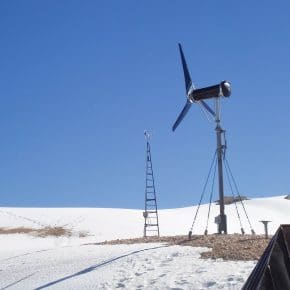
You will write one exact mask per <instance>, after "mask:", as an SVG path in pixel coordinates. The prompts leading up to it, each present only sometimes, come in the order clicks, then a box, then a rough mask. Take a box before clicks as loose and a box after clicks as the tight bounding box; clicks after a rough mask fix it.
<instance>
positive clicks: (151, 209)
mask: <svg viewBox="0 0 290 290" xmlns="http://www.w3.org/2000/svg"><path fill="white" fill-rule="evenodd" d="M144 135H145V140H146V184H145V211H144V212H143V217H144V219H145V221H144V237H148V236H156V235H157V236H158V237H159V223H158V211H157V201H156V192H155V184H154V175H153V167H152V159H151V149H150V143H149V139H150V135H149V132H148V131H144Z"/></svg>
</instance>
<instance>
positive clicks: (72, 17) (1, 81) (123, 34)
mask: <svg viewBox="0 0 290 290" xmlns="http://www.w3.org/2000/svg"><path fill="white" fill-rule="evenodd" d="M289 11H290V2H289V1H276V2H273V1H262V2H261V1H201V0H200V1H36V0H35V1H8V0H6V1H4V0H3V1H0V37H1V45H0V98H1V105H0V134H1V138H0V205H1V206H95V207H121V208H124V207H126V208H143V206H144V188H145V140H144V138H143V130H144V129H149V130H151V131H152V140H151V146H152V157H153V167H154V172H155V179H156V189H157V197H158V203H159V206H160V207H161V208H172V207H182V206H189V205H192V204H195V203H197V201H198V199H199V196H200V194H201V190H202V186H203V184H204V181H205V178H206V175H207V172H208V169H209V164H210V160H211V158H212V154H213V152H214V150H215V135H214V134H215V133H214V124H213V123H209V122H208V121H207V120H206V119H205V117H204V115H203V114H202V112H201V111H200V109H199V107H193V108H192V109H191V111H190V112H189V114H188V115H187V116H186V118H185V119H184V121H183V122H182V124H181V125H180V127H179V128H178V129H177V130H176V132H175V133H172V132H171V126H172V124H173V123H174V121H175V119H176V117H177V115H178V114H179V112H180V110H181V109H182V107H183V105H184V103H185V94H184V82H183V74H182V69H181V64H180V59H179V54H178V48H177V43H178V42H181V43H182V44H183V48H184V53H185V56H186V58H187V62H188V65H189V68H190V71H191V75H192V78H193V80H194V82H195V85H196V86H200V87H201V86H206V85H211V84H215V83H218V82H220V81H221V80H223V79H227V80H229V81H231V83H232V96H231V97H230V98H229V99H223V103H222V106H223V111H222V125H223V127H224V129H226V130H227V139H228V151H227V158H228V160H229V162H230V164H231V168H232V170H233V173H234V175H235V178H236V180H237V183H238V185H239V188H240V192H241V194H244V195H247V196H249V197H254V196H270V195H280V194H288V193H290V170H289V169H290V113H289V110H290V89H289V85H290V79H289V78H290V57H289V54H290V30H289V27H290V18H289ZM215 194H216V196H217V193H215ZM226 194H227V192H226Z"/></svg>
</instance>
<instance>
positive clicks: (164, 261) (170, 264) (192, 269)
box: [0, 196, 290, 289]
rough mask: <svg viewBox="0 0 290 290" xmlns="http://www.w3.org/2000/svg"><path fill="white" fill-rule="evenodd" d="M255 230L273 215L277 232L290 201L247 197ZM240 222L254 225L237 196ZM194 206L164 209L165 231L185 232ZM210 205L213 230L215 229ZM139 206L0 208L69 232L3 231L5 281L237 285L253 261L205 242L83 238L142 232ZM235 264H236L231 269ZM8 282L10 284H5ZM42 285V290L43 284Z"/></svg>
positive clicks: (1, 224)
mask: <svg viewBox="0 0 290 290" xmlns="http://www.w3.org/2000/svg"><path fill="white" fill-rule="evenodd" d="M244 204H245V207H246V210H247V213H248V216H249V219H250V222H251V224H252V227H253V228H254V230H255V231H256V233H264V227H263V225H262V224H261V223H260V222H259V221H260V220H270V221H272V222H271V223H270V224H269V232H270V234H273V233H274V232H275V231H276V229H277V227H278V226H279V225H280V224H283V223H288V221H289V212H290V200H286V199H284V196H278V197H271V198H257V199H253V200H247V201H244ZM238 209H239V213H240V215H241V217H242V223H243V227H244V228H245V230H246V232H248V233H250V227H249V225H248V222H247V219H246V217H245V215H244V213H243V210H242V207H241V205H240V204H239V203H238ZM195 210H196V207H186V208H178V209H168V210H160V211H159V219H160V232H161V235H163V236H165V235H180V234H187V233H188V230H189V228H190V226H191V223H192V221H193V217H194V214H195ZM225 210H226V214H227V217H228V231H229V233H239V232H240V224H239V221H238V219H237V213H236V209H235V205H234V204H231V205H226V209H225ZM207 211H208V205H202V206H201V208H200V211H199V214H198V218H197V220H196V223H195V227H194V229H193V232H194V233H200V234H202V233H203V232H204V229H205V224H206V217H207ZM218 212H219V207H218V206H217V205H213V206H212V209H211V214H210V219H209V228H208V230H209V233H215V232H216V224H214V217H215V216H217V215H218ZM143 223H144V219H143V215H142V211H141V210H129V209H104V208H0V228H16V227H26V228H35V229H38V228H43V227H46V226H61V227H65V228H67V229H70V230H71V231H72V236H70V237H35V236H32V235H27V234H9V235H1V234H0V261H1V264H0V288H1V289H7V288H9V289H34V288H37V287H42V288H51V289H64V288H65V289H82V288H87V289H114V288H124V287H125V288H127V289H137V288H138V289H142V288H144V289H161V288H162V289H172V288H179V289H205V288H212V289H216V288H219V287H221V288H225V289H231V288H230V287H233V288H232V289H236V288H235V287H237V289H238V288H239V287H240V286H241V285H242V284H243V281H244V280H245V279H246V278H247V276H248V275H249V273H250V271H251V269H252V268H253V265H254V262H222V261H215V262H212V261H206V260H201V259H199V258H198V256H199V254H198V253H199V252H200V251H201V249H200V248H195V249H194V248H188V247H180V246H171V247H165V246H164V245H161V244H159V245H156V244H146V245H142V244H139V245H131V246H129V245H118V246H109V245H107V246H97V245H86V246H85V245H84V244H88V243H92V242H100V241H104V240H111V239H122V238H133V237H141V236H142V235H143ZM233 269H234V270H233ZM5 287H7V288H5ZM42 288H38V289H42Z"/></svg>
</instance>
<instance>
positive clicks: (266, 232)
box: [260, 221, 271, 239]
mask: <svg viewBox="0 0 290 290" xmlns="http://www.w3.org/2000/svg"><path fill="white" fill-rule="evenodd" d="M260 222H261V223H263V225H264V229H265V238H266V239H268V237H269V236H268V223H270V222H271V221H260Z"/></svg>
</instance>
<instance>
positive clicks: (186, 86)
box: [178, 43, 192, 95]
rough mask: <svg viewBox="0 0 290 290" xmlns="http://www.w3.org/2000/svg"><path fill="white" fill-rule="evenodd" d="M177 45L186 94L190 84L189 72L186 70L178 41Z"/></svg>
mask: <svg viewBox="0 0 290 290" xmlns="http://www.w3.org/2000/svg"><path fill="white" fill-rule="evenodd" d="M178 47H179V52H180V57H181V62H182V68H183V74H184V80H185V90H186V95H187V94H188V92H189V90H190V88H191V86H192V81H191V77H190V73H189V71H188V68H187V64H186V61H185V57H184V54H183V51H182V46H181V44H180V43H178Z"/></svg>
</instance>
